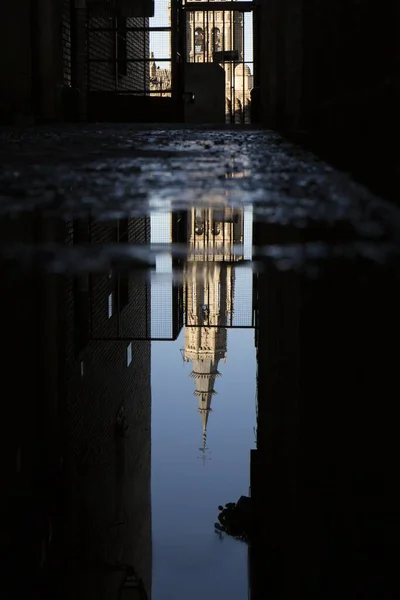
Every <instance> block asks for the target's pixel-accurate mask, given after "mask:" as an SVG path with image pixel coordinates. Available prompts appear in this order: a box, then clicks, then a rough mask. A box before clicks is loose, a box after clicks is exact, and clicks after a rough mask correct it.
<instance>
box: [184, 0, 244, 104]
mask: <svg viewBox="0 0 400 600" xmlns="http://www.w3.org/2000/svg"><path fill="white" fill-rule="evenodd" d="M189 1H190V0H189ZM200 1H201V0H200ZM187 20H188V22H187V39H186V45H187V52H188V59H189V61H190V62H200V63H202V62H212V61H213V60H214V52H220V51H232V50H233V51H237V53H238V59H237V61H236V62H226V63H223V67H224V70H225V88H226V108H227V111H228V112H229V110H230V108H231V107H232V110H233V111H234V110H236V109H242V108H243V109H244V108H245V107H246V106H247V104H248V103H249V102H250V91H251V89H252V87H253V77H252V75H251V72H250V69H249V67H248V66H247V65H245V64H243V61H244V16H243V13H240V12H237V11H233V10H232V11H227V10H225V11H204V12H203V11H199V12H192V11H190V12H189V13H188V16H187Z"/></svg>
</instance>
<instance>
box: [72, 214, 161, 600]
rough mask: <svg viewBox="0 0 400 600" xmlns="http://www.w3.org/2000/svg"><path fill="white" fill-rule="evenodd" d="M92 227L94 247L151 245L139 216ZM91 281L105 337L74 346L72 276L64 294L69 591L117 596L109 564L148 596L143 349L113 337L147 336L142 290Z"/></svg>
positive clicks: (125, 280) (129, 283) (139, 282)
mask: <svg viewBox="0 0 400 600" xmlns="http://www.w3.org/2000/svg"><path fill="white" fill-rule="evenodd" d="M91 228H92V231H91V239H92V242H93V243H102V242H105V241H110V237H111V238H112V237H114V238H115V237H116V238H117V242H124V243H130V242H131V243H132V242H133V243H136V244H138V243H139V244H140V243H146V241H148V239H149V221H148V219H146V218H140V219H129V220H126V221H124V222H121V221H120V222H118V223H116V224H110V225H108V224H107V225H100V224H98V223H94V224H92V225H91ZM71 233H72V234H73V233H74V228H72V232H71ZM114 241H115V239H114ZM92 279H93V281H92V282H91V284H90V290H91V292H92V295H91V297H90V298H89V299H88V300H89V302H91V304H92V306H91V319H92V321H93V320H94V321H95V329H94V333H95V335H96V336H98V337H99V338H102V337H104V338H105V339H99V340H96V339H89V340H87V343H85V341H86V340H83V341H82V340H81V342H82V343H81V345H77V337H78V339H79V333H78V332H79V330H80V329H81V327H82V325H83V322H82V314H80V315H79V312H77V310H76V301H77V300H78V299H79V302H80V303H82V298H81V297H80V295H78V296H76V293H77V292H76V287H74V286H76V283H77V280H76V278H75V280H69V281H68V282H67V290H66V293H67V302H68V308H67V314H68V318H67V322H66V340H67V350H66V359H67V369H66V371H67V378H68V379H67V381H66V384H67V397H66V418H65V428H66V441H67V445H66V457H65V460H66V466H67V468H66V478H67V481H68V482H69V487H70V489H71V490H73V491H72V493H70V494H69V495H68V501H69V502H68V504H67V506H66V511H67V522H68V528H67V533H66V542H67V543H66V547H67V548H69V550H70V552H72V554H74V555H75V556H77V557H78V562H79V561H80V562H81V565H79V564H78V566H77V569H74V570H73V575H72V577H71V590H72V591H73V590H74V589H75V588H78V589H87V588H89V589H90V588H91V587H93V588H94V589H96V590H97V591H98V593H100V590H103V592H102V593H105V592H104V590H106V591H107V594H106V595H107V597H109V598H116V595H117V591H118V586H119V585H120V583H121V580H122V578H123V573H118V572H116V573H114V574H112V573H110V572H108V571H107V566H108V567H109V566H111V565H113V564H115V563H117V562H120V563H125V564H129V565H132V566H133V567H134V568H135V569H136V570H137V572H138V574H139V576H140V577H142V578H143V581H144V583H145V587H146V589H147V591H148V595H149V597H150V589H151V504H150V468H151V463H150V342H149V341H129V340H121V341H114V339H113V338H115V335H116V333H119V334H120V335H125V336H127V337H129V336H132V337H134V336H135V335H136V336H137V337H141V336H143V337H145V336H146V333H147V331H146V329H149V325H148V320H149V318H150V315H149V312H150V298H149V290H148V286H147V283H146V281H145V280H144V279H140V278H139V276H138V275H137V274H135V273H132V272H130V273H125V274H124V273H122V274H116V273H115V272H110V273H106V274H104V275H96V276H95V277H94V278H92ZM83 293H84V292H83ZM79 294H82V292H79ZM78 315H79V316H78ZM77 317H78V319H79V320H78V321H77ZM117 322H119V331H117ZM92 332H93V330H92ZM107 336H109V337H110V339H109V340H107ZM85 561H87V563H88V564H87V566H86V565H85ZM82 564H83V574H82V568H81V567H82ZM103 564H104V568H103V567H102V565H103ZM85 566H86V568H85ZM95 595H96V594H93V597H95Z"/></svg>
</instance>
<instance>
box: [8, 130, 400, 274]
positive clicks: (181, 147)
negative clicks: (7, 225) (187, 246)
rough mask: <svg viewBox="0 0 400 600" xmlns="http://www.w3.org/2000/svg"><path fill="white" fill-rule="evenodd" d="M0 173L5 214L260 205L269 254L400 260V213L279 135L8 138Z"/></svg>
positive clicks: (91, 133) (106, 215)
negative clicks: (267, 230)
mask: <svg viewBox="0 0 400 600" xmlns="http://www.w3.org/2000/svg"><path fill="white" fill-rule="evenodd" d="M0 164H1V171H0V215H1V216H2V217H5V216H6V215H7V216H8V217H17V215H20V214H21V213H25V214H27V212H29V211H36V212H37V211H40V212H41V214H42V215H43V216H44V217H53V218H54V217H56V218H57V217H60V218H62V219H71V218H79V216H81V215H86V214H87V213H88V211H90V214H91V216H92V217H93V218H94V219H100V220H102V221H104V220H108V219H116V218H122V217H134V216H141V215H144V214H148V213H149V212H150V211H154V210H164V209H165V208H166V207H167V208H168V209H172V210H182V209H183V210H184V209H186V208H187V207H188V206H191V205H193V204H196V205H197V206H210V204H216V203H220V202H222V203H224V204H225V203H226V204H227V205H230V206H250V205H251V206H253V215H254V220H255V221H257V222H262V223H265V224H268V225H270V226H271V227H270V234H271V237H270V239H266V240H265V245H266V246H268V245H269V244H268V242H269V241H271V242H272V243H273V245H274V246H276V245H277V244H278V245H279V244H280V243H282V242H283V243H284V244H285V246H286V251H285V253H286V255H287V254H288V253H289V255H291V256H292V259H293V260H294V261H295V262H296V256H297V255H299V253H298V249H297V250H296V248H292V249H288V247H287V246H288V244H290V243H292V244H298V243H301V244H306V246H305V247H304V248H303V250H302V253H301V256H302V257H303V258H304V251H305V253H306V255H307V256H308V257H309V259H312V257H314V258H315V257H316V256H320V257H324V256H327V254H330V253H332V252H334V254H335V256H342V257H345V256H347V257H350V258H352V257H353V258H354V257H355V256H364V257H366V258H368V259H369V260H372V261H378V262H382V261H388V260H391V259H392V258H394V257H395V256H397V254H398V246H399V244H398V239H399V235H400V212H399V211H398V210H397V209H396V208H395V207H393V206H391V205H389V204H387V203H386V202H384V201H382V200H380V199H379V198H377V197H376V196H375V195H374V194H372V193H370V192H369V191H368V190H367V189H365V188H364V187H363V186H361V185H360V184H358V183H355V182H354V181H352V179H351V177H350V176H348V175H347V174H345V173H340V172H337V171H335V170H334V169H333V168H332V167H330V166H329V165H327V164H326V163H324V162H322V161H320V160H319V159H318V158H317V157H316V156H315V155H313V154H311V153H309V152H304V151H303V150H302V149H301V148H299V147H297V146H295V145H293V144H291V143H289V142H287V141H285V140H284V139H282V138H281V137H280V136H279V135H278V134H276V133H274V132H262V131H254V130H250V131H243V130H237V131H235V130H228V131H218V130H213V131H204V130H196V129H181V130H173V129H170V128H166V129H164V130H162V129H161V130H154V129H153V130H147V131H146V130H143V129H140V128H135V127H132V126H129V125H127V126H122V125H120V126H115V125H113V126H106V125H105V126H95V125H93V126H84V127H77V128H73V127H63V128H59V129H47V128H39V129H32V130H31V131H30V130H27V131H25V132H19V133H18V132H15V131H11V130H10V131H3V132H2V133H1V134H0ZM277 235H278V238H279V239H278V238H276V236H277ZM110 252H111V253H112V249H111V248H110ZM279 252H280V250H279V249H277V248H275V249H274V250H273V249H268V248H264V250H262V251H261V254H264V253H267V255H269V256H270V257H274V255H277V254H279ZM286 258H288V256H286ZM289 258H290V256H289Z"/></svg>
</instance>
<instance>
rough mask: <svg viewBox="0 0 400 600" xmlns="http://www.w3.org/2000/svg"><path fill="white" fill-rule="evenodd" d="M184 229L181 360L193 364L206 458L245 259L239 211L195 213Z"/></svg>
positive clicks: (198, 210) (212, 209)
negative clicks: (238, 266) (238, 269)
mask: <svg viewBox="0 0 400 600" xmlns="http://www.w3.org/2000/svg"><path fill="white" fill-rule="evenodd" d="M188 228H189V232H188V233H189V235H188V241H189V255H188V260H187V263H186V268H185V290H184V298H185V314H186V327H185V349H184V360H185V361H187V362H189V361H191V363H192V371H191V377H193V379H194V383H195V391H194V392H193V393H194V395H195V396H197V399H198V412H199V413H200V416H201V420H202V435H203V438H202V448H201V450H202V452H203V455H205V452H206V440H207V423H208V418H209V414H210V412H211V410H212V408H211V403H212V398H213V396H214V395H215V394H216V391H215V389H214V386H215V382H216V379H217V378H218V377H220V373H219V371H218V364H219V362H220V360H225V359H226V353H227V326H229V325H230V324H231V323H232V318H233V305H234V297H233V296H234V270H233V265H234V263H235V262H237V261H239V260H242V259H243V211H242V210H235V209H231V208H224V207H222V208H221V209H216V208H205V209H194V208H193V209H192V210H191V211H190V214H189V218H188Z"/></svg>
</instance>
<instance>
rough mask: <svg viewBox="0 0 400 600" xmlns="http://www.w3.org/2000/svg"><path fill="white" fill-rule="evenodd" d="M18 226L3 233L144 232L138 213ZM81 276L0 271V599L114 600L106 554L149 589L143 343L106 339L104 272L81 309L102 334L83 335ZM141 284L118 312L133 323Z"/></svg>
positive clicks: (141, 308) (146, 345) (64, 236)
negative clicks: (4, 391) (1, 506)
mask: <svg viewBox="0 0 400 600" xmlns="http://www.w3.org/2000/svg"><path fill="white" fill-rule="evenodd" d="M21 223H22V226H21V227H20V231H16V232H15V236H14V241H15V240H18V241H25V242H27V241H31V240H35V241H36V242H37V241H38V240H43V241H45V240H47V241H50V240H57V241H61V242H63V243H67V244H71V245H72V244H74V243H79V240H80V241H81V242H82V243H83V241H84V240H83V238H84V237H85V236H86V235H88V237H89V238H90V239H91V240H92V242H93V243H95V240H96V241H97V242H98V243H102V242H108V241H110V240H112V241H115V239H116V236H118V226H119V225H121V231H120V232H122V230H123V229H124V230H125V231H126V237H125V241H129V242H136V243H141V242H143V241H144V240H145V239H146V236H147V235H148V222H147V220H145V219H132V220H129V222H127V223H126V227H125V224H122V223H119V224H118V225H117V224H101V225H100V224H92V226H91V227H90V229H89V231H88V229H87V227H86V226H87V222H80V223H78V222H73V223H72V222H69V223H67V225H66V228H64V227H60V226H58V225H57V226H55V225H54V224H52V223H46V222H44V221H43V222H39V224H38V223H36V224H34V223H32V221H31V220H30V219H29V218H28V219H27V221H26V222H24V221H23V219H21V222H20V223H19V224H18V226H20V224H21ZM0 226H1V225H0ZM7 229H8V230H9V231H10V228H7ZM86 241H87V240H86ZM121 241H122V239H121ZM86 283H87V278H86V277H85V276H84V275H82V276H80V277H75V276H65V277H61V276H50V275H48V276H45V277H42V276H40V275H39V274H37V276H35V277H33V276H32V272H31V274H30V276H26V274H25V276H23V277H21V278H18V277H16V276H15V274H14V276H13V277H11V272H10V277H9V278H8V277H7V276H5V277H4V279H3V285H4V287H3V290H4V293H5V295H3V297H2V308H3V309H4V310H6V314H7V322H4V327H3V328H2V330H3V336H4V341H5V342H6V343H7V347H8V349H9V353H8V355H7V360H6V361H5V362H3V365H2V369H5V370H4V372H3V376H4V375H5V373H6V372H7V374H8V377H10V378H11V379H12V380H13V381H14V384H13V386H14V391H15V400H16V401H15V402H12V403H10V406H9V408H7V409H6V412H5V415H4V417H5V420H6V422H8V433H7V435H6V439H7V448H6V453H5V462H6V470H5V472H6V486H5V489H6V494H5V502H6V507H7V508H6V513H7V515H8V517H7V522H9V523H10V526H9V527H8V525H7V523H6V526H5V528H4V531H3V541H4V542H5V543H6V545H7V548H8V550H7V558H6V562H5V564H4V565H3V566H4V567H5V571H6V572H7V573H8V574H9V575H10V580H9V581H8V580H7V577H5V578H4V579H3V584H2V587H3V589H4V588H5V589H6V590H7V592H9V594H8V595H7V593H6V594H5V597H7V598H14V597H15V598H20V597H22V596H25V595H28V594H29V595H34V596H35V597H40V598H43V599H47V598H49V599H50V598H51V599H52V598H64V599H66V600H69V599H70V598H74V599H75V598H79V599H80V598H85V600H86V599H91V598H93V600H94V599H95V598H96V600H97V598H99V597H107V599H108V598H109V599H110V600H111V599H115V600H116V599H117V595H118V587H119V585H120V583H121V581H122V580H123V578H124V573H123V572H117V571H113V570H112V569H110V567H112V565H115V563H117V562H122V563H126V564H130V565H133V566H134V568H135V569H136V570H137V572H138V574H139V576H140V577H142V578H143V581H144V583H145V586H146V589H147V591H148V594H149V597H150V589H151V507H150V342H146V341H144V342H133V343H132V345H131V346H130V345H129V344H128V343H126V342H118V341H111V340H109V339H108V340H107V336H108V335H109V333H110V322H111V321H113V320H115V319H116V315H115V313H114V314H113V315H112V316H111V317H109V303H108V297H109V293H110V292H109V290H110V286H112V285H113V284H114V280H113V277H110V273H107V274H105V275H104V277H100V276H98V277H97V283H98V285H99V290H100V288H101V289H103V292H101V293H100V291H99V290H98V293H97V295H96V306H93V307H92V308H93V311H94V313H95V314H97V315H98V332H103V333H104V338H106V339H103V340H102V341H96V340H93V339H91V337H90V328H89V324H88V319H89V315H90V312H89V310H88V303H89V300H90V299H89V297H88V291H87V290H88V286H87V285H86ZM141 286H142V288H143V283H142V284H139V282H138V281H133V284H132V287H128V301H127V303H126V304H125V305H124V308H123V310H125V311H129V312H130V318H131V319H132V320H133V321H135V320H136V321H141V320H142V319H143V318H144V316H145V315H146V313H148V311H149V309H148V307H147V306H146V304H145V300H146V294H145V293H144V291H143V289H142V293H140V291H141V290H140V287H141ZM100 313H101V314H102V315H103V317H102V318H103V325H104V326H103V329H102V328H101V324H100ZM2 314H4V313H3V311H2ZM132 327H133V328H134V329H139V325H138V324H137V325H135V323H133V325H132ZM22 340H25V342H24V343H22V344H21V341H22ZM21 365H25V368H24V369H23V376H21ZM16 573H19V576H18V577H17V578H15V574H16ZM54 586H55V587H54Z"/></svg>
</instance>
